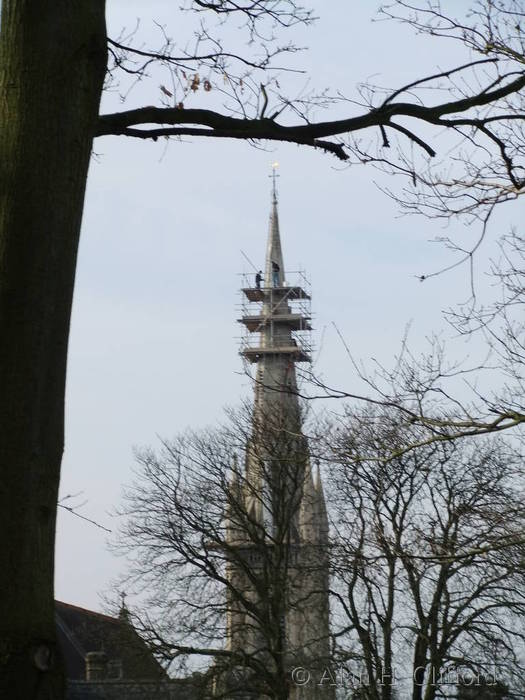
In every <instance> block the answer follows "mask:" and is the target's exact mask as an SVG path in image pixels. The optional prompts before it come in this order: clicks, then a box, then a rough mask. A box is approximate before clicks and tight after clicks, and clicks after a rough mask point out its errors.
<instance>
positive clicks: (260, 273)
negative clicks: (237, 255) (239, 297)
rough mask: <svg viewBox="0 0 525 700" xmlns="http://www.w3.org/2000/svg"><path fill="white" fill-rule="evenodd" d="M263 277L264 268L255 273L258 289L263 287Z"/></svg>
mask: <svg viewBox="0 0 525 700" xmlns="http://www.w3.org/2000/svg"><path fill="white" fill-rule="evenodd" d="M262 278H263V276H262V270H259V272H258V273H257V274H256V275H255V286H256V287H257V289H260V288H261V282H262Z"/></svg>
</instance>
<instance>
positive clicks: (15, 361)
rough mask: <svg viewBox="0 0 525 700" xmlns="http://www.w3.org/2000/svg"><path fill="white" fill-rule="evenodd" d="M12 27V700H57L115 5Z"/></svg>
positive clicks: (82, 3) (2, 359) (86, 1)
mask: <svg viewBox="0 0 525 700" xmlns="http://www.w3.org/2000/svg"><path fill="white" fill-rule="evenodd" d="M1 23H2V27H1V32H0V470H1V481H0V532H1V536H2V555H3V556H2V562H1V563H0V592H1V593H0V697H2V698H4V697H5V698H10V700H22V699H23V700H28V699H31V700H33V699H35V698H38V699H40V698H46V700H49V699H50V698H53V700H54V699H55V698H60V697H61V695H62V692H63V686H64V683H63V673H62V670H61V663H60V660H59V655H58V654H57V651H56V640H55V622H54V603H53V598H54V595H53V574H54V545H55V513H56V505H57V494H58V486H59V478H60V462H61V458H62V451H63V443H64V389H65V373H66V354H67V344H68V335H69V319H70V312H71V301H72V293H73V284H74V276H75V265H76V256H77V247H78V238H79V231H80V223H81V217H82V208H83V202H84V191H85V187H86V179H87V171H88V164H89V158H90V153H91V145H92V139H93V134H94V130H95V122H96V118H97V113H98V106H99V101H100V94H101V90H102V84H103V79H104V73H105V68H106V48H105V21H104V2H103V0H76V1H75V2H71V1H70V0H40V1H39V2H34V0H3V2H2V11H1Z"/></svg>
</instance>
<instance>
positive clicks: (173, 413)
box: [56, 0, 519, 609]
mask: <svg viewBox="0 0 525 700" xmlns="http://www.w3.org/2000/svg"><path fill="white" fill-rule="evenodd" d="M461 4H462V3H460V2H454V3H453V5H454V6H455V7H457V6H459V5H461ZM108 5H109V15H108V22H109V27H110V35H113V36H115V35H117V34H118V33H119V32H120V29H121V28H122V27H124V26H126V27H132V26H133V25H134V24H135V20H136V18H137V17H138V16H140V17H141V32H142V36H143V37H144V39H145V40H147V39H148V38H151V41H153V42H156V41H157V38H156V31H157V30H156V27H155V25H154V23H153V20H157V21H159V22H161V23H165V24H166V25H167V26H168V27H170V26H171V27H172V29H171V30H170V31H175V30H177V31H178V32H179V31H180V32H181V33H182V32H183V30H184V26H183V25H181V22H180V19H179V16H178V11H176V10H170V8H171V7H174V6H177V3H173V2H171V0H170V1H168V0H164V1H160V0H158V1H157V2H152V1H151V0H150V1H149V2H148V3H144V2H142V1H141V2H139V1H138V0H137V1H130V0H125V1H124V0H120V1H118V0H113V1H110V2H108ZM317 5H318V10H317V13H318V14H319V20H318V22H317V23H316V24H315V25H314V26H313V27H311V28H309V29H308V30H306V29H302V28H301V29H300V30H298V31H297V32H296V33H295V35H293V36H294V38H296V41H297V43H299V44H302V45H308V46H309V47H310V50H309V51H308V52H307V53H305V54H301V55H296V56H294V57H293V58H292V63H293V65H295V66H296V67H304V68H306V69H307V70H308V74H309V76H310V84H311V86H312V87H314V86H315V87H316V88H319V89H323V88H325V87H328V88H330V89H331V90H332V91H335V90H341V91H343V92H344V93H345V94H347V95H353V94H355V85H356V84H357V83H359V82H361V81H364V80H366V79H367V78H369V77H370V76H373V80H374V81H376V82H379V83H381V84H385V85H391V86H392V87H396V86H399V85H401V84H404V83H406V82H408V81H410V80H412V79H415V78H418V77H421V76H422V75H424V74H425V73H428V72H431V71H434V70H435V69H436V68H437V67H439V68H441V69H444V68H448V67H452V66H453V65H454V64H455V62H456V59H457V58H459V57H460V53H459V50H458V49H457V48H456V47H455V46H454V45H453V44H451V43H448V44H447V43H445V42H443V41H431V40H429V39H428V38H425V37H416V36H414V35H413V34H412V33H411V32H410V30H409V28H407V27H402V26H399V25H396V24H393V23H372V21H371V20H372V18H373V16H374V10H375V5H376V4H375V3H374V2H368V1H366V2H365V1H364V0H363V1H361V2H348V0H331V2H329V3H328V2H324V3H321V2H318V3H317ZM170 18H171V23H170ZM185 21H186V20H185ZM188 21H189V20H188ZM290 36H291V37H292V34H291V35H290ZM181 41H182V40H181ZM296 80H297V81H298V82H297V90H299V89H300V88H301V87H302V86H304V85H305V84H306V78H304V77H300V78H297V79H296ZM198 97H199V98H201V96H200V95H199V96H198ZM160 98H161V94H160V91H159V80H158V79H156V78H153V79H152V81H151V83H150V84H148V85H144V86H141V88H140V90H138V91H137V92H132V93H131V94H130V97H129V98H128V102H127V104H126V105H125V107H130V106H132V105H134V104H135V103H136V104H160ZM144 100H146V101H144ZM135 101H136V102H135ZM194 104H195V106H197V105H198V104H201V105H203V106H206V105H205V104H204V103H203V102H201V103H199V102H198V100H196V101H195V103H194ZM119 108H123V107H122V105H121V104H120V102H119V99H118V94H117V93H116V92H112V93H109V94H107V95H106V97H105V101H104V105H103V111H115V110H117V109H119ZM340 109H343V111H344V109H347V110H349V109H350V107H349V106H346V107H344V108H340ZM325 116H326V115H325ZM95 151H96V153H97V157H96V159H94V160H93V162H92V164H91V170H90V177H89V185H88V193H87V200H86V208H85V212H84V220H83V230H82V239H81V246H80V254H79V262H78V275H77V283H76V291H75V301H74V309H73V319H72V326H71V339H70V352H69V369H68V381H67V398H66V450H65V455H64V463H63V472H62V474H63V476H62V483H61V494H62V496H65V495H67V494H77V493H80V494H81V495H79V496H78V497H77V498H76V499H74V500H73V501H72V503H78V504H83V503H84V502H85V504H84V505H83V506H82V507H81V508H80V512H81V513H83V514H84V515H85V516H87V517H89V518H93V519H94V520H96V521H98V522H100V523H101V524H103V525H105V526H106V527H108V528H110V529H115V528H116V527H117V525H118V523H117V522H116V518H114V517H113V516H112V511H113V510H114V509H115V507H117V506H118V504H119V502H120V499H121V492H122V487H123V486H124V485H125V484H126V483H129V482H130V480H131V478H132V469H133V447H134V446H142V445H155V443H156V441H157V440H158V437H157V436H159V435H160V436H162V437H170V436H173V435H175V434H176V433H178V432H180V431H182V430H184V428H186V427H188V426H192V427H198V426H203V427H204V426H206V425H213V423H214V422H216V421H218V420H220V418H221V414H222V408H223V406H224V405H227V404H229V405H232V404H235V403H237V402H238V400H239V398H240V397H241V396H242V395H246V394H247V393H248V392H249V390H250V387H249V384H248V382H247V380H246V378H245V377H244V376H243V374H242V364H241V361H240V358H239V356H238V346H237V343H238V340H237V338H238V336H239V335H240V328H238V327H237V326H236V323H235V319H236V317H237V312H236V304H238V302H239V301H240V299H239V295H238V287H239V277H238V274H237V273H239V272H242V271H243V270H248V269H249V266H248V264H247V263H246V261H245V259H244V257H243V256H242V254H241V250H242V251H244V252H245V253H246V255H247V256H248V257H249V258H250V259H251V260H253V261H254V263H255V265H257V267H259V266H260V267H262V266H263V259H264V251H265V244H266V234H267V228H268V216H269V208H270V180H269V179H268V174H269V171H270V163H271V162H272V161H275V160H277V161H279V162H280V164H281V167H280V178H279V183H278V187H279V214H280V224H281V235H282V242H283V250H284V259H285V265H286V267H287V268H288V269H293V270H295V269H298V267H301V268H305V269H306V271H307V273H308V276H309V278H310V280H311V282H312V289H313V310H314V312H315V330H314V342H315V343H316V345H317V346H318V347H319V346H320V345H321V338H322V351H321V354H320V356H319V358H318V365H317V368H318V371H320V372H322V373H323V374H324V376H326V377H327V378H328V379H329V380H330V381H331V383H332V384H335V385H337V386H345V387H347V388H353V385H352V382H354V381H355V377H354V376H353V373H352V369H351V367H350V365H349V361H348V359H347V356H346V353H345V350H344V347H343V346H342V343H341V341H340V339H339V338H338V335H337V333H336V331H335V329H334V326H333V324H334V323H335V324H336V325H337V327H338V328H339V330H340V331H341V333H342V334H343V336H344V337H345V339H346V341H347V343H348V344H349V346H350V348H351V350H352V352H353V353H354V355H355V356H356V357H358V358H361V359H362V360H363V361H364V362H365V363H366V362H369V361H370V358H378V359H380V360H381V361H383V362H385V363H386V364H388V363H389V361H391V358H392V356H393V354H394V353H395V351H396V350H397V349H398V347H399V343H400V341H401V338H402V336H403V334H404V331H405V327H406V324H407V323H408V322H411V324H412V325H411V332H410V339H411V343H412V346H413V347H414V348H416V349H418V348H423V347H424V344H425V338H426V337H427V336H428V335H429V334H430V333H431V332H433V331H437V332H439V331H443V333H444V334H445V335H447V334H450V331H449V330H448V329H447V328H446V325H445V324H444V322H443V320H442V318H441V313H440V312H441V310H442V309H444V308H447V307H449V306H451V305H453V304H454V303H456V302H458V301H461V300H463V299H465V298H466V297H467V296H468V293H469V284H468V274H467V270H466V269H464V268H461V269H458V270H455V271H454V272H452V273H449V274H447V275H446V276H442V277H437V278H435V279H433V280H430V281H428V282H426V283H424V284H421V283H420V282H419V281H418V280H417V279H416V276H417V275H420V274H422V273H425V274H427V273H429V272H432V271H434V270H436V269H439V268H440V267H441V266H444V265H447V264H449V263H450V262H451V261H452V260H453V258H451V253H450V252H449V251H447V250H446V249H445V248H444V247H443V246H440V245H438V244H436V243H430V242H429V241H430V240H431V239H433V238H434V237H436V236H439V235H443V233H446V235H450V236H455V237H457V238H458V240H470V239H471V237H472V236H473V231H472V230H465V229H464V228H463V227H462V225H460V224H453V225H452V226H451V227H450V228H449V229H447V230H446V231H445V232H443V230H442V228H441V227H442V224H441V223H438V222H429V221H428V220H425V219H422V218H406V217H405V218H400V217H399V212H398V210H397V209H396V205H395V204H394V203H393V202H392V201H391V200H389V199H388V198H387V197H386V196H385V195H384V194H382V193H381V192H380V191H379V190H378V189H377V187H376V186H375V185H374V181H375V180H381V176H379V175H378V173H377V172H376V171H374V170H372V169H370V168H369V167H368V166H367V167H352V168H350V169H348V168H342V167H341V166H340V165H339V164H338V163H337V162H336V161H335V160H334V159H333V158H331V157H329V156H326V155H322V154H321V153H319V152H317V151H313V150H307V149H301V148H298V147H296V146H274V147H271V148H269V149H268V150H260V149H255V148H253V147H250V146H249V145H248V144H244V143H235V142H222V143H213V142H211V141H206V142H205V143H203V142H202V141H201V142H199V141H197V140H195V141H191V140H187V141H186V142H185V143H177V142H173V143H171V144H170V145H169V147H168V148H167V149H166V148H165V145H164V143H160V142H158V143H150V142H134V141H132V140H130V139H124V138H115V137H106V138H104V139H98V140H97V141H96V143H95ZM382 181H383V183H384V178H383V180H382ZM392 186H394V185H393V184H392ZM518 220H519V219H518V213H517V211H516V210H515V209H512V207H510V206H509V207H507V208H506V209H502V210H501V211H500V212H499V213H498V216H497V218H496V219H495V220H494V222H493V224H492V226H491V230H490V240H489V241H488V242H487V244H486V245H485V247H484V249H483V250H482V251H481V253H480V256H479V259H478V270H479V272H478V274H477V282H478V284H479V285H480V287H483V286H484V285H486V278H485V276H484V274H483V270H484V269H485V268H486V261H487V260H488V258H489V257H490V255H491V254H492V253H493V252H494V244H493V241H495V239H496V238H497V235H498V233H503V232H505V230H507V228H508V227H509V225H510V224H511V223H512V222H517V221H518ZM469 237H470V238H469ZM107 540H108V536H107V535H106V534H105V533H104V532H103V531H102V530H100V529H97V528H96V527H94V526H91V525H89V524H88V523H87V522H84V521H82V520H80V519H77V518H75V517H74V516H72V515H71V514H70V513H67V512H65V511H63V510H61V511H59V521H58V541H57V575H56V595H57V598H59V599H60V600H64V601H67V602H70V603H73V604H78V605H82V606H85V607H90V608H94V609H98V608H100V606H101V603H100V598H99V596H100V594H101V593H107V592H108V591H109V590H110V589H111V582H112V580H113V579H114V578H115V577H116V576H117V575H118V573H119V571H121V570H122V567H123V562H122V561H121V560H119V559H117V558H115V557H114V555H112V554H111V553H110V552H109V551H108V549H107Z"/></svg>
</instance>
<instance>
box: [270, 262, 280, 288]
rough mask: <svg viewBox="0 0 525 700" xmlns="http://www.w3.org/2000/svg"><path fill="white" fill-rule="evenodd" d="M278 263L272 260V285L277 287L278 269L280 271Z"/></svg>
mask: <svg viewBox="0 0 525 700" xmlns="http://www.w3.org/2000/svg"><path fill="white" fill-rule="evenodd" d="M280 269H281V268H280V267H279V265H278V264H277V263H276V262H275V260H272V277H273V286H274V287H278V286H279V271H280Z"/></svg>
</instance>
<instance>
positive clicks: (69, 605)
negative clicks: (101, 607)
mask: <svg viewBox="0 0 525 700" xmlns="http://www.w3.org/2000/svg"><path fill="white" fill-rule="evenodd" d="M55 605H63V606H64V607H66V608H70V609H72V610H78V611H79V612H83V613H87V614H88V615H93V616H94V617H103V618H104V619H105V620H108V621H110V622H115V623H117V624H118V623H120V622H121V620H120V618H118V617H111V615H106V614H105V613H101V612H97V611H96V610H88V608H82V607H81V606H80V605H73V604H72V603H65V602H64V601H63V600H55Z"/></svg>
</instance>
